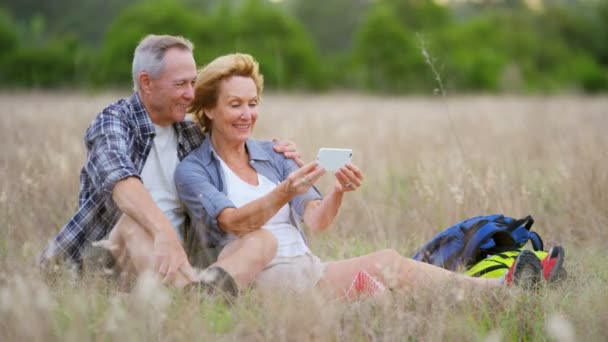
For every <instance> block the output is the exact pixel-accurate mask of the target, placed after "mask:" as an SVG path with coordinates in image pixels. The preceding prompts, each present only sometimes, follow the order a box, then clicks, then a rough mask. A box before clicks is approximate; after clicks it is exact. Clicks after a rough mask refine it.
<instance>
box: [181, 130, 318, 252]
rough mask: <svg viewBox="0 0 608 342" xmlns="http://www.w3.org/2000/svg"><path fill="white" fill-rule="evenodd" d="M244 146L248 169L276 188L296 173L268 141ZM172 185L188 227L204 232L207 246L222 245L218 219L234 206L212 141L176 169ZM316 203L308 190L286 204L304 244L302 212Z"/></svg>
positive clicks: (292, 164) (224, 236)
mask: <svg viewBox="0 0 608 342" xmlns="http://www.w3.org/2000/svg"><path fill="white" fill-rule="evenodd" d="M245 146H246V148H247V151H248V152H249V163H250V164H251V166H252V167H253V168H254V169H255V170H256V171H257V172H258V173H259V174H261V175H263V176H264V177H266V178H268V179H269V180H270V181H271V182H273V183H275V184H279V183H280V182H282V181H284V180H285V179H286V178H287V176H289V174H290V173H292V172H294V171H295V170H297V169H298V166H297V164H296V163H295V162H294V161H293V160H291V159H288V158H285V156H284V155H283V154H281V153H277V152H275V151H274V150H273V146H274V143H273V142H271V141H260V140H255V139H248V140H247V141H246V142H245ZM175 184H176V187H177V192H178V195H179V197H180V199H181V200H182V201H183V202H184V204H185V206H186V209H187V211H188V215H189V216H190V221H191V227H193V228H194V229H196V230H199V232H201V231H204V233H205V234H203V235H204V238H206V243H207V246H209V247H216V246H221V245H223V244H225V243H226V239H227V236H228V233H226V232H224V231H223V230H222V229H220V227H219V226H218V222H217V217H218V215H219V214H220V213H221V212H222V210H224V209H226V208H235V207H236V206H235V205H234V203H232V201H231V200H230V199H229V198H228V195H227V188H226V180H225V178H224V172H223V171H222V167H221V165H220V160H219V158H218V156H217V153H216V152H215V149H214V148H213V145H212V144H211V139H205V140H204V141H203V143H202V144H201V146H200V147H199V148H197V149H195V150H194V151H192V153H190V154H189V155H188V156H187V157H186V158H184V160H183V161H182V162H181V163H180V164H179V165H178V167H177V169H176V171H175ZM319 199H322V196H321V194H320V193H319V191H318V190H317V189H316V188H314V187H311V188H310V189H309V190H308V192H306V193H305V194H302V195H298V196H296V197H294V198H293V199H292V200H291V201H290V202H289V206H290V213H291V215H290V218H291V221H292V224H293V225H294V226H295V227H297V228H298V231H299V232H300V234H302V237H303V238H304V241H305V242H306V243H307V244H308V241H307V239H306V235H305V234H304V230H303V224H302V223H303V221H302V217H303V215H304V209H305V207H306V204H307V203H308V202H309V201H311V200H319Z"/></svg>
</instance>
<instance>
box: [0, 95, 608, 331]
mask: <svg viewBox="0 0 608 342" xmlns="http://www.w3.org/2000/svg"><path fill="white" fill-rule="evenodd" d="M126 95H128V94H127V93H103V94H87V93H40V92H28V93H3V94H0V103H1V104H2V105H1V106H0V112H1V115H0V143H1V145H0V146H1V153H0V175H2V177H1V178H0V211H1V212H0V341H28V340H34V341H81V340H95V341H113V340H116V341H137V340H152V341H156V340H162V341H165V340H170V341H172V340H179V341H181V340H208V339H218V340H237V339H238V340H240V339H247V340H290V341H291V340H329V341H334V340H345V341H351V340H353V341H363V340H380V341H387V340H389V341H391V340H416V341H417V340H420V341H444V340H448V341H476V340H482V341H483V340H485V341H503V340H504V341H512V340H530V341H536V340H540V341H542V340H558V341H574V340H577V341H602V340H606V339H607V338H608V291H607V290H606V289H607V288H608V286H607V285H608V268H607V267H606V265H607V264H608V254H607V253H606V251H607V250H608V249H607V247H608V242H607V241H608V135H607V134H606V130H607V129H608V98H606V97H577V96H564V97H478V96H470V97H454V98H447V99H442V98H440V97H436V98H394V97H370V96H357V95H349V94H344V95H341V94H339V95H323V96H316V95H277V94H274V95H267V96H266V97H265V98H264V100H263V102H262V111H261V112H262V113H261V116H260V118H259V120H258V127H257V130H256V136H257V137H259V138H271V137H273V136H280V137H283V138H289V139H291V140H293V141H295V142H296V143H297V144H298V147H299V149H300V150H301V151H302V152H303V153H304V155H305V157H306V159H307V160H310V159H312V158H313V157H314V155H315V153H316V151H317V149H318V148H319V147H352V148H353V149H354V160H355V163H356V164H358V165H359V166H360V167H361V168H362V169H363V171H364V173H365V176H366V180H365V184H364V186H363V187H362V189H361V191H359V192H357V193H354V194H350V195H349V196H347V198H346V200H345V203H344V205H343V208H342V210H341V213H340V215H339V217H338V220H337V222H336V223H335V224H334V226H333V229H332V230H330V231H329V232H327V233H324V234H323V235H320V236H315V237H312V239H311V243H312V247H313V251H315V252H316V253H317V254H318V255H319V256H320V257H321V258H322V259H324V260H333V259H339V258H345V257H352V256H356V255H360V254H363V253H367V252H371V251H374V250H378V249H384V248H393V249H396V250H397V251H399V252H400V253H402V254H404V255H406V256H409V255H411V254H412V253H413V252H414V251H415V249H416V247H417V246H420V245H421V244H422V243H423V242H424V241H426V240H428V239H429V238H431V237H432V236H433V235H434V234H436V233H437V232H438V231H439V230H441V229H442V228H443V227H446V226H448V225H450V224H451V223H454V222H456V221H459V220H461V219H464V218H466V217H468V216H474V215H480V214H489V213H504V214H507V215H510V216H517V217H520V216H521V217H523V216H525V215H527V214H531V215H533V216H534V218H535V219H536V223H535V226H534V228H535V230H536V231H538V232H539V233H540V234H541V235H542V236H543V238H544V240H545V243H546V245H548V246H551V245H553V244H562V245H563V246H565V248H566V251H567V261H566V267H567V269H568V272H569V276H570V277H569V279H568V280H567V281H566V282H565V283H563V284H562V285H561V286H559V287H552V288H543V289H541V290H540V291H539V292H536V293H525V292H522V291H521V290H519V289H513V288H511V289H496V290H493V291H485V292H479V291H473V290H471V289H467V288H457V287H454V286H453V284H449V283H448V284H443V285H441V286H437V287H432V288H417V289H411V290H408V291H406V292H403V293H397V294H393V295H391V296H387V297H382V298H377V299H367V300H362V301H357V302H352V303H343V302H332V301H327V300H324V299H322V298H319V297H317V296H314V295H304V296H302V297H298V298H294V297H289V296H286V295H283V294H277V295H276V296H274V297H272V298H268V297H263V296H261V295H260V294H259V293H256V292H248V293H245V295H244V297H243V299H242V300H241V301H239V302H238V303H237V304H236V305H235V306H233V307H228V306H225V305H224V304H222V303H221V302H219V301H215V300H203V301H199V300H197V299H196V298H193V297H192V296H188V295H185V294H183V293H179V292H177V291H173V290H167V289H156V290H155V287H154V286H153V285H151V284H150V283H148V282H146V281H143V282H141V283H140V284H138V286H137V287H136V289H135V290H134V291H133V292H132V293H129V294H125V293H121V292H119V291H117V290H116V288H114V287H113V286H112V285H111V284H107V283H105V282H103V281H102V280H100V279H96V278H92V277H91V278H84V279H82V280H77V281H75V280H74V279H72V278H71V277H69V276H67V275H66V276H63V277H55V278H53V279H45V280H43V278H42V277H41V276H40V275H39V274H38V272H37V270H36V269H35V267H34V260H35V258H36V256H37V254H38V253H39V251H40V250H41V248H42V247H43V245H44V244H45V243H46V241H47V240H48V239H49V238H51V237H52V236H53V235H54V234H55V233H56V232H57V231H58V229H59V228H60V227H61V226H62V225H63V224H64V223H65V221H66V220H67V219H68V218H69V216H70V215H71V214H72V213H73V212H74V210H75V208H76V203H77V194H78V175H79V171H80V166H81V165H82V162H83V160H84V158H85V155H84V149H83V144H82V135H83V132H84V130H85V128H86V127H87V125H88V124H89V122H90V121H91V119H92V118H93V116H94V115H95V114H96V112H97V111H99V110H100V109H101V108H103V107H104V106H105V105H106V104H108V103H110V102H112V101H114V100H115V99H117V98H119V97H122V96H126ZM330 182H331V179H330V178H329V176H325V178H324V179H322V180H321V182H320V188H321V189H322V190H323V189H329V186H330V184H331V183H330Z"/></svg>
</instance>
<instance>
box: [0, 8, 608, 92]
mask: <svg viewBox="0 0 608 342" xmlns="http://www.w3.org/2000/svg"><path fill="white" fill-rule="evenodd" d="M149 33H156V34H175V35H183V36H185V37H187V38H189V39H190V40H192V41H193V43H194V44H195V46H196V49H195V58H196V60H197V62H198V63H199V65H200V66H202V65H204V64H205V63H206V62H208V61H210V60H211V59H212V58H214V57H216V56H218V55H221V54H224V53H229V52H235V51H240V52H248V53H251V54H253V55H254V56H255V57H256V58H257V59H258V61H259V62H260V64H261V68H262V71H263V73H264V75H265V79H266V83H267V86H268V87H269V88H272V89H275V90H292V89H295V90H307V91H320V90H327V89H340V90H359V91H373V92H382V93H429V92H432V91H433V90H434V89H435V88H437V86H438V84H437V82H436V81H435V77H436V75H434V74H433V72H431V68H430V67H429V65H428V64H429V63H432V64H433V66H434V67H435V68H436V70H437V71H438V74H439V75H440V77H441V78H442V81H443V83H444V85H445V88H446V89H445V90H446V91H448V92H457V93H465V92H489V93H500V92H510V93H538V92H589V93H595V92H601V91H606V90H608V1H605V0H578V1H576V0H487V1H482V0H477V1H462V0H460V1H449V0H443V1H439V0H437V1H432V0H409V1H408V0H283V1H278V0H274V1H269V0H223V1H222V0H173V1H168V0H133V1H129V2H125V1H120V0H53V1H46V2H40V1H38V0H3V3H2V4H0V51H1V53H0V82H1V83H0V84H1V85H2V87H4V88H29V87H37V88H53V87H65V88H80V87H86V88H101V87H128V86H130V82H131V75H130V70H131V58H132V54H133V49H134V48H135V46H136V45H137V43H138V41H139V40H140V39H141V38H143V37H144V36H145V35H146V34H149ZM423 50H424V51H423ZM423 52H425V53H423ZM425 55H426V57H425Z"/></svg>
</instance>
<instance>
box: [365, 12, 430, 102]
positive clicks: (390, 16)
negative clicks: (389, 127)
mask: <svg viewBox="0 0 608 342" xmlns="http://www.w3.org/2000/svg"><path fill="white" fill-rule="evenodd" d="M354 60H355V65H356V66H357V69H358V70H359V72H360V75H359V76H360V82H362V84H363V86H364V87H365V88H367V89H370V90H380V91H385V92H391V93H395V92H402V91H408V90H409V91H412V90H415V91H421V90H423V89H424V88H425V87H430V81H432V77H431V75H430V73H429V72H428V69H427V68H426V65H425V61H424V59H423V57H422V54H421V53H420V48H419V46H418V43H417V41H416V39H415V37H414V35H413V33H411V32H409V31H407V30H406V29H405V27H403V25H401V23H400V21H399V19H398V18H397V17H396V16H395V15H394V13H393V11H392V10H391V8H390V7H388V6H385V5H377V6H375V7H374V8H373V9H372V10H371V12H370V13H369V15H368V17H367V19H366V21H365V22H364V24H363V25H362V27H361V29H360V31H359V32H358V34H357V40H356V47H355V51H354Z"/></svg>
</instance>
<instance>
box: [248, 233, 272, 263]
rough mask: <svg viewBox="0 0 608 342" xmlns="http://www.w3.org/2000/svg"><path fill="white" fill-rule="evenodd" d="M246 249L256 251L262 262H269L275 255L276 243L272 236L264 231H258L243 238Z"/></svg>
mask: <svg viewBox="0 0 608 342" xmlns="http://www.w3.org/2000/svg"><path fill="white" fill-rule="evenodd" d="M243 239H244V240H246V245H247V248H250V249H252V250H255V251H257V254H258V255H260V256H263V259H264V260H267V261H270V260H272V258H274V256H275V255H276V254H277V248H278V242H277V239H276V238H275V237H274V235H273V234H272V233H271V232H270V231H268V230H266V229H258V230H256V231H253V232H251V233H249V234H247V235H245V236H244V237H243Z"/></svg>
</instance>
